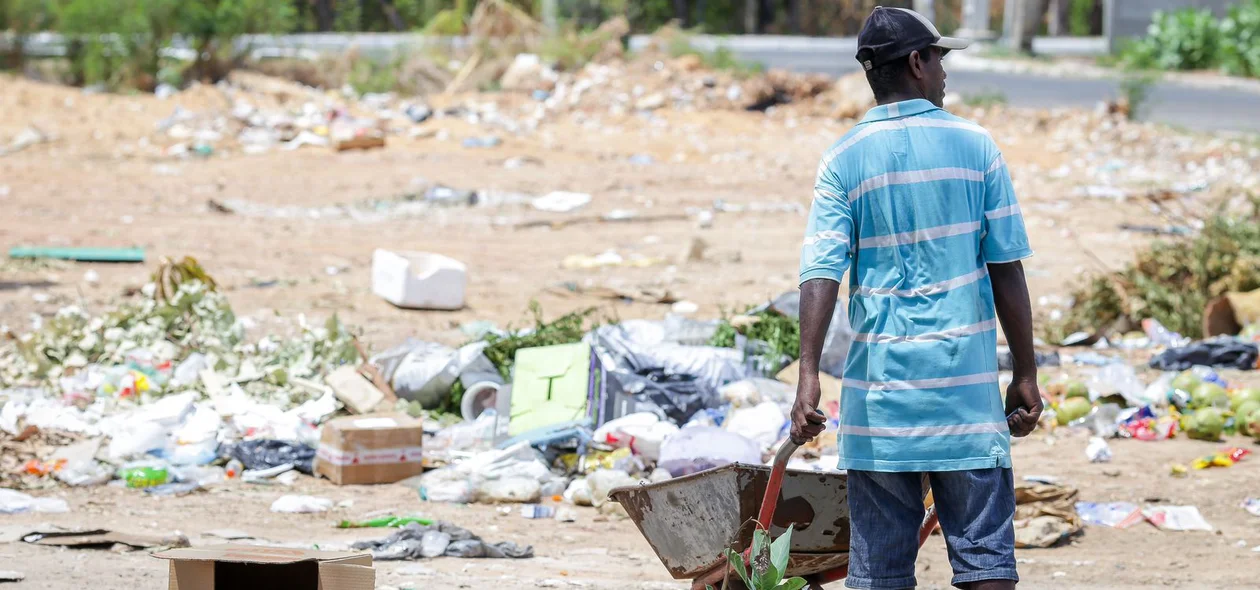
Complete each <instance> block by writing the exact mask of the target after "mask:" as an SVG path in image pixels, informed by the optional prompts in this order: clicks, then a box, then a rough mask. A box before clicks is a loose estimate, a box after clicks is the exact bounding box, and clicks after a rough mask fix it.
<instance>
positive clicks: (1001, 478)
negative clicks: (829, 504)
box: [845, 467, 1019, 589]
mask: <svg viewBox="0 0 1260 590" xmlns="http://www.w3.org/2000/svg"><path fill="white" fill-rule="evenodd" d="M924 475H926V476H927V479H928V480H929V481H930V482H931V485H932V495H933V498H934V500H935V502H936V510H937V513H938V514H939V515H940V522H941V530H942V531H944V533H945V544H946V546H947V547H948V549H949V563H950V565H951V566H953V568H954V578H953V579H952V580H951V583H952V584H953V585H954V586H958V587H961V586H962V585H963V584H967V583H970V582H979V581H982V580H1015V581H1019V575H1018V574H1016V573H1015V527H1014V518H1015V483H1014V480H1013V477H1012V475H1011V470H1010V469H1006V468H1001V467H996V468H992V469H972V470H968V471H936V472H931V473H927V474H924V473H887V472H877V471H853V470H850V471H849V522H850V529H849V530H850V533H849V535H850V536H849V545H850V546H849V577H848V579H846V580H845V586H847V587H849V588H874V589H900V588H913V587H914V586H915V585H916V583H915V579H914V562H915V559H916V558H917V557H918V554H919V529H920V528H921V527H922V524H923V517H924V510H923V496H924V491H925V490H924V488H923V479H924Z"/></svg>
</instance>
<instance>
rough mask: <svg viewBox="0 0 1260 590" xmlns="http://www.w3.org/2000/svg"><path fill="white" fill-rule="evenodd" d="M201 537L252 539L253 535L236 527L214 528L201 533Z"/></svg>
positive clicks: (236, 539)
mask: <svg viewBox="0 0 1260 590" xmlns="http://www.w3.org/2000/svg"><path fill="white" fill-rule="evenodd" d="M201 536H203V537H216V538H219V539H224V540H227V541H240V540H243V539H253V538H254V536H253V535H251V534H249V533H247V532H245V531H241V530H237V529H214V530H209V531H206V532H204V533H201Z"/></svg>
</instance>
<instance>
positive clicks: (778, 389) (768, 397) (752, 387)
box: [718, 377, 796, 408]
mask: <svg viewBox="0 0 1260 590" xmlns="http://www.w3.org/2000/svg"><path fill="white" fill-rule="evenodd" d="M718 394H719V395H721V396H722V401H725V402H727V403H730V404H731V405H733V406H735V407H736V408H745V407H751V406H755V405H757V404H759V403H762V402H774V403H776V404H779V406H780V407H785V406H786V407H787V408H790V407H791V406H792V402H793V401H795V400H796V388H795V387H793V386H791V385H789V384H787V383H784V382H782V381H778V380H775V379H764V378H761V377H754V378H752V379H744V380H742V381H736V382H734V383H728V384H726V385H723V386H722V388H721V389H719V390H718Z"/></svg>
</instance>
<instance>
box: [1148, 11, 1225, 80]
mask: <svg viewBox="0 0 1260 590" xmlns="http://www.w3.org/2000/svg"><path fill="white" fill-rule="evenodd" d="M1220 34H1221V30H1220V24H1219V23H1218V22H1217V21H1216V19H1215V18H1214V17H1213V16H1212V12H1211V11H1210V10H1206V9H1204V10H1196V9H1193V8H1183V9H1181V10H1178V11H1176V12H1164V11H1162V10H1161V11H1156V12H1155V16H1154V18H1153V19H1152V21H1151V26H1150V27H1149V28H1148V29H1147V32H1146V37H1144V38H1143V39H1141V40H1139V41H1138V42H1136V43H1133V44H1132V45H1130V46H1129V48H1128V49H1127V52H1126V54H1125V61H1126V62H1127V63H1128V65H1130V66H1132V67H1137V68H1147V69H1149V68H1157V69H1161V70H1199V69H1204V68H1210V67H1214V66H1215V65H1216V64H1217V63H1219V60H1220Z"/></svg>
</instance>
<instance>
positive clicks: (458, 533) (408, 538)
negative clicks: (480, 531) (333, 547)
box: [352, 522, 534, 560]
mask: <svg viewBox="0 0 1260 590" xmlns="http://www.w3.org/2000/svg"><path fill="white" fill-rule="evenodd" d="M352 547H353V548H355V549H368V550H371V552H372V557H374V558H375V559H380V560H399V559H421V558H425V557H438V556H446V557H488V558H497V559H502V558H512V559H523V558H530V557H533V556H534V548H533V547H532V546H526V547H520V546H518V545H517V544H516V543H513V542H510V541H505V542H502V543H487V542H485V541H482V540H481V537H478V536H477V535H474V534H473V533H471V532H470V531H468V529H465V528H462V527H458V526H455V525H452V524H448V523H444V522H442V523H437V524H433V525H422V524H419V523H411V524H408V525H406V526H404V527H402V528H401V529H399V530H398V532H396V533H394V534H392V535H390V536H388V537H385V538H383V539H377V540H375V541H359V542H356V543H354V544H353V545H352ZM439 547H440V548H441V550H438V548H439Z"/></svg>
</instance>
